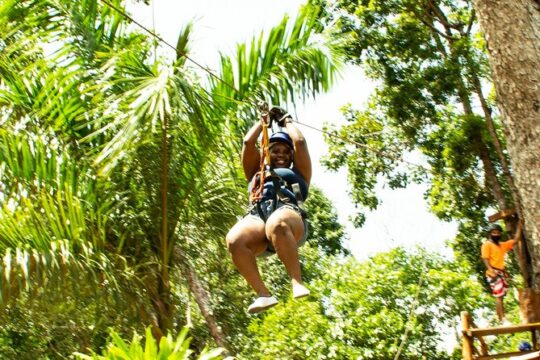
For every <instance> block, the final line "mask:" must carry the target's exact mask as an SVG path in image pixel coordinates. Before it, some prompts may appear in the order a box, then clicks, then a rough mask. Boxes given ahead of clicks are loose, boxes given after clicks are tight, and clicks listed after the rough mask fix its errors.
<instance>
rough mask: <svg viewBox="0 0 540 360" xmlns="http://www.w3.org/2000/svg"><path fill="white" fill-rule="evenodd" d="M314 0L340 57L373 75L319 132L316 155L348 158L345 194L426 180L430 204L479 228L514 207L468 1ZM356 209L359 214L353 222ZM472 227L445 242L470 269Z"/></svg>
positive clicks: (372, 202) (366, 203)
mask: <svg viewBox="0 0 540 360" xmlns="http://www.w3.org/2000/svg"><path fill="white" fill-rule="evenodd" d="M312 3H313V4H316V6H319V8H325V7H326V9H325V12H324V13H323V14H322V15H321V21H322V22H323V23H328V24H332V27H331V30H330V31H331V32H332V33H333V34H334V35H333V36H334V37H335V38H336V39H339V40H340V44H341V46H342V49H343V50H344V51H345V52H346V54H347V58H348V60H349V61H350V62H352V63H355V64H359V65H361V66H362V67H363V69H364V70H365V73H366V75H367V76H369V77H370V78H372V79H373V80H374V81H375V82H376V83H377V88H376V91H375V93H374V94H373V95H372V97H371V100H370V102H369V104H368V105H367V107H366V108H365V109H363V110H355V109H354V107H353V106H347V107H345V108H344V109H343V115H344V117H345V119H346V120H347V124H346V125H344V126H343V127H341V128H340V129H331V130H332V132H333V134H335V135H338V136H337V137H327V138H326V141H327V142H328V143H329V144H330V152H329V155H328V157H327V158H326V159H325V162H324V164H325V165H326V166H327V167H328V168H330V169H333V170H336V169H338V168H342V167H347V169H348V173H349V176H348V177H349V182H350V183H351V185H352V189H351V196H352V199H353V201H354V202H355V203H356V204H358V205H360V206H361V209H369V210H372V209H374V208H375V207H377V205H378V199H377V194H376V192H375V189H376V186H377V184H378V183H380V182H381V181H384V182H386V183H388V184H389V185H390V186H391V187H393V188H394V187H405V186H406V185H407V184H408V183H409V182H410V181H422V182H427V183H428V184H429V185H430V187H429V189H428V191H427V192H426V194H425V197H426V199H427V201H428V202H429V204H430V207H431V210H432V212H433V213H434V214H436V215H437V216H438V217H439V218H441V219H443V220H446V221H458V222H460V223H463V224H466V227H467V228H469V229H471V230H473V229H475V230H476V232H477V233H480V232H481V229H482V227H483V226H484V225H485V217H486V213H487V212H488V211H492V209H501V208H509V207H512V203H513V197H512V195H511V192H510V191H509V184H508V176H509V175H508V174H505V170H504V169H503V160H506V161H507V154H506V153H505V151H504V148H503V149H497V148H496V146H495V144H496V143H497V142H498V139H497V137H499V138H502V134H501V131H500V120H499V118H498V114H497V112H496V111H495V110H494V104H493V102H492V99H490V98H489V97H488V96H486V93H489V89H486V88H488V86H489V83H490V78H489V67H488V59H487V55H486V51H485V42H484V41H483V40H481V39H482V36H480V34H479V32H478V31H479V27H478V25H477V24H476V17H475V14H474V10H473V7H472V4H471V1H452V0H449V1H446V0H441V1H432V2H430V4H429V5H426V4H424V3H420V2H416V1H409V0H395V1H367V0H366V1H349V0H341V1H338V2H337V3H336V4H335V5H334V6H332V7H327V5H328V4H327V2H326V1H312ZM355 106H357V105H356V104H355ZM342 139H348V140H349V141H350V142H353V143H352V144H351V143H346V142H344V141H343V140H342ZM501 143H502V144H503V145H502V146H504V141H501ZM499 150H500V151H499ZM411 158H418V159H419V160H415V161H412V162H411V161H410V159H411ZM414 163H416V164H414ZM418 163H420V164H418ZM363 216H364V215H363V213H362V212H361V213H360V214H358V215H357V218H356V221H355V223H356V225H358V226H360V225H362V224H363V220H364V218H363ZM464 228H465V226H462V227H460V229H464ZM470 235H471V232H470V231H469V232H467V233H462V234H460V237H461V240H459V241H456V242H454V244H453V246H454V248H455V249H456V250H457V252H458V253H459V254H463V255H464V256H465V258H466V259H467V260H468V261H471V262H470V264H471V265H472V266H473V267H474V268H477V269H478V268H480V266H481V262H480V259H479V257H478V256H476V257H475V258H474V259H473V258H472V256H470V255H469V254H470V253H467V252H468V251H471V246H472V245H477V244H476V242H471V243H469V244H465V242H464V239H466V238H470ZM470 239H471V241H473V240H472V238H470ZM474 253H475V254H477V253H478V250H476V249H475V251H474ZM479 275H480V273H479Z"/></svg>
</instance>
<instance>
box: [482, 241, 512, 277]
mask: <svg viewBox="0 0 540 360" xmlns="http://www.w3.org/2000/svg"><path fill="white" fill-rule="evenodd" d="M515 243H516V240H514V239H512V240H508V241H501V242H500V243H499V245H497V244H495V243H494V242H493V241H486V242H485V243H483V244H482V259H487V260H488V261H489V264H490V265H491V266H493V267H494V268H497V269H500V270H504V256H505V255H506V253H507V252H508V251H510V250H511V249H512V248H513V247H514V244H515Z"/></svg>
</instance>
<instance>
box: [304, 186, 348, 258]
mask: <svg viewBox="0 0 540 360" xmlns="http://www.w3.org/2000/svg"><path fill="white" fill-rule="evenodd" d="M305 206H306V211H307V213H308V214H309V215H308V216H309V218H308V221H309V229H308V231H309V238H308V241H309V243H310V244H311V246H314V247H317V248H319V249H320V250H322V251H323V252H324V253H325V254H326V255H337V254H343V255H349V254H350V252H349V251H348V250H347V249H345V248H344V247H343V240H344V239H345V231H344V228H343V225H341V224H340V223H339V220H338V216H337V212H336V209H335V208H334V207H333V206H332V203H331V201H330V200H329V199H328V198H327V197H326V196H325V195H324V193H323V192H322V191H321V190H320V189H318V188H316V187H311V189H310V191H309V197H308V199H307V201H306V203H305Z"/></svg>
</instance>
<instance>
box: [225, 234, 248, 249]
mask: <svg viewBox="0 0 540 360" xmlns="http://www.w3.org/2000/svg"><path fill="white" fill-rule="evenodd" d="M225 242H226V243H227V249H228V250H229V252H230V253H234V252H235V251H236V250H238V249H240V248H245V247H246V246H247V242H246V239H245V236H242V234H238V233H236V232H232V231H229V233H228V234H227V236H226V237H225Z"/></svg>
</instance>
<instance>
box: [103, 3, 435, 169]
mask: <svg viewBox="0 0 540 360" xmlns="http://www.w3.org/2000/svg"><path fill="white" fill-rule="evenodd" d="M100 1H101V2H102V3H104V4H106V5H107V6H109V7H110V8H111V9H113V10H115V11H116V12H118V13H119V14H120V15H122V16H123V17H125V18H126V19H128V20H129V21H131V22H132V23H134V24H135V25H136V26H138V27H139V28H141V29H142V30H144V31H145V32H147V33H148V34H149V35H151V36H152V37H154V38H155V39H156V40H158V41H159V42H161V43H162V44H164V45H166V46H167V47H169V48H171V49H172V50H174V52H175V53H176V54H177V55H179V56H182V57H185V58H186V59H187V60H189V61H190V62H191V63H193V64H194V65H196V66H197V67H199V68H200V69H202V70H203V71H205V72H207V73H208V74H209V75H210V76H211V77H213V78H214V79H216V80H218V81H219V82H221V83H223V84H224V85H226V86H227V87H229V88H230V89H232V90H234V91H235V92H237V93H239V90H237V89H236V87H234V86H233V85H231V84H229V83H228V82H227V81H225V80H223V79H222V78H220V77H219V76H218V75H216V74H214V73H213V72H212V71H211V70H210V69H208V68H207V67H205V66H203V65H201V64H200V63H199V62H197V61H195V60H193V59H192V58H191V57H189V56H188V55H187V54H186V53H184V52H180V51H178V49H177V48H176V47H175V46H173V45H171V44H170V43H168V42H167V41H166V40H165V39H163V38H162V37H161V36H159V35H158V34H156V33H155V32H154V31H152V30H150V29H148V28H147V27H145V26H144V25H143V24H141V23H140V22H138V21H137V20H135V19H134V18H133V17H131V16H130V15H129V14H127V13H126V12H125V11H123V10H122V9H119V8H118V7H116V6H115V5H113V4H111V3H110V2H109V1H108V0H100ZM221 96H222V97H225V98H228V97H226V96H223V95H221ZM228 99H229V100H232V101H234V102H240V103H249V104H252V105H255V106H258V104H254V103H251V102H248V101H245V100H236V99H232V98H228ZM295 122H296V123H298V124H300V125H302V126H305V127H308V128H310V129H313V130H316V131H318V132H320V133H323V134H326V135H328V136H330V137H334V138H337V139H340V140H342V141H345V142H348V143H350V144H353V145H356V146H359V147H363V148H366V149H368V150H370V151H373V152H374V153H376V154H378V155H382V154H381V152H380V151H379V150H377V149H374V148H372V147H370V146H368V145H366V144H362V143H359V142H357V141H354V140H351V139H349V138H345V137H342V136H339V135H337V134H333V133H331V132H328V131H325V130H322V129H319V128H316V127H315V126H312V125H308V124H305V123H302V122H300V121H298V120H296V121H295ZM376 134H377V132H375V133H369V134H366V136H373V135H376ZM401 161H402V162H404V163H406V164H409V165H411V166H415V167H418V168H421V169H424V170H426V171H429V169H427V168H426V167H425V166H423V165H420V164H415V163H412V162H410V161H407V160H403V159H402V160H401Z"/></svg>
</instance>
